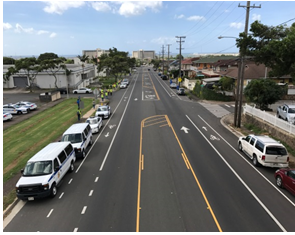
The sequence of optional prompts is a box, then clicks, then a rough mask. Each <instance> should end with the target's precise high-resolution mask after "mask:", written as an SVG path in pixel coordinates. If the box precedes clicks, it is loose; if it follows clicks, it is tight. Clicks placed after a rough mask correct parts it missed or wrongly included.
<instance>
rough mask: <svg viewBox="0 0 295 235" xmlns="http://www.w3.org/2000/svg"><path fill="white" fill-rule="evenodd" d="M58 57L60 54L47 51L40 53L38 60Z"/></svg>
mask: <svg viewBox="0 0 295 235" xmlns="http://www.w3.org/2000/svg"><path fill="white" fill-rule="evenodd" d="M57 58H58V55H57V54H54V53H52V52H46V53H43V54H40V55H39V57H38V61H39V63H40V62H42V61H43V60H51V59H57Z"/></svg>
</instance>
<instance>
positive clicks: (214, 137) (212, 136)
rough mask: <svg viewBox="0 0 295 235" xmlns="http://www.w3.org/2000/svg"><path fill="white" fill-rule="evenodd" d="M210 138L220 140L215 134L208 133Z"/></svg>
mask: <svg viewBox="0 0 295 235" xmlns="http://www.w3.org/2000/svg"><path fill="white" fill-rule="evenodd" d="M210 140H220V139H219V138H217V137H216V136H214V135H210Z"/></svg>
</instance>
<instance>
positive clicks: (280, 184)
mask: <svg viewBox="0 0 295 235" xmlns="http://www.w3.org/2000/svg"><path fill="white" fill-rule="evenodd" d="M276 183H277V186H278V187H280V188H283V180H282V178H281V176H277V178H276Z"/></svg>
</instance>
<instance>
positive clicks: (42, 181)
mask: <svg viewBox="0 0 295 235" xmlns="http://www.w3.org/2000/svg"><path fill="white" fill-rule="evenodd" d="M75 160H76V155H75V151H74V148H73V146H72V144H71V143H70V142H57V143H51V144H48V145H47V146H46V147H45V148H43V149H41V150H40V151H39V152H38V153H36V154H35V155H34V156H33V157H32V158H31V159H30V160H29V161H28V162H27V164H26V166H25V169H22V170H21V172H22V177H21V178H20V179H19V181H18V182H17V184H16V195H17V197H18V198H19V199H21V200H34V199H36V198H43V197H47V196H51V197H54V196H55V195H56V194H57V186H58V185H59V183H60V182H61V179H62V178H63V177H64V175H65V174H66V173H67V172H68V171H70V172H72V171H73V170H74V162H75Z"/></svg>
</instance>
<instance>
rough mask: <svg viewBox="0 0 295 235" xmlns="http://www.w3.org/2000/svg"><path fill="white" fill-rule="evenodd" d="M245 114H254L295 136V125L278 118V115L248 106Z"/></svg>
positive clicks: (245, 107)
mask: <svg viewBox="0 0 295 235" xmlns="http://www.w3.org/2000/svg"><path fill="white" fill-rule="evenodd" d="M244 113H249V114H252V115H253V116H255V117H258V118H260V119H262V120H263V121H266V122H268V123H270V124H271V125H273V126H276V127H278V128H280V129H282V130H284V131H287V132H289V133H290V134H293V135H295V125H293V124H292V123H289V122H286V121H284V120H282V119H280V118H278V117H277V116H276V115H273V114H270V113H267V112H265V111H262V110H260V109H257V108H255V107H252V106H250V105H248V104H246V105H245V106H244Z"/></svg>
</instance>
